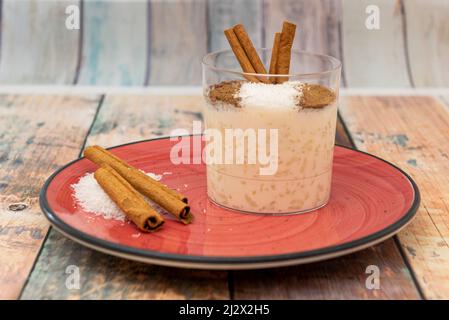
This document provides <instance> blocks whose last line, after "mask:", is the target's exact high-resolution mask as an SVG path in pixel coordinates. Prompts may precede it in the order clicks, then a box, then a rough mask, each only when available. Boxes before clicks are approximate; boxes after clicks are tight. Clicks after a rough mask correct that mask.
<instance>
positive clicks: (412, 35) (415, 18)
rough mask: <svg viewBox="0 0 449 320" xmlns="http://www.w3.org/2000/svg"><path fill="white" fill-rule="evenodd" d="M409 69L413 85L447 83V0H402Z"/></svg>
mask: <svg viewBox="0 0 449 320" xmlns="http://www.w3.org/2000/svg"><path fill="white" fill-rule="evenodd" d="M404 8H405V16H406V18H407V20H406V21H407V42H408V55H409V59H410V70H411V74H412V78H413V82H414V84H415V85H416V86H433V87H440V86H442V87H447V86H449V1H447V0H431V1H423V0H406V1H404Z"/></svg>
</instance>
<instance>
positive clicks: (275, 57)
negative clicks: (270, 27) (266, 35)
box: [269, 32, 281, 83]
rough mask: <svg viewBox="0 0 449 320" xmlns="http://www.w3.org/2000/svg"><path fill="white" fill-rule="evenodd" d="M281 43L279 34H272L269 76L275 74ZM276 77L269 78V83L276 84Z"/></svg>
mask: <svg viewBox="0 0 449 320" xmlns="http://www.w3.org/2000/svg"><path fill="white" fill-rule="evenodd" d="M280 41H281V33H280V32H276V33H275V34H274V41H273V48H272V49H271V59H270V71H269V72H270V74H276V72H277V71H276V70H277V62H278V58H279V44H280ZM276 81H277V77H270V82H271V83H276Z"/></svg>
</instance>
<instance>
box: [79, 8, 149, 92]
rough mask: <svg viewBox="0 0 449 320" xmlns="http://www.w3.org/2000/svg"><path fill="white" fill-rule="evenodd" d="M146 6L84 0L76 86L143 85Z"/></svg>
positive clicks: (145, 60) (146, 29) (145, 59)
mask: <svg viewBox="0 0 449 320" xmlns="http://www.w3.org/2000/svg"><path fill="white" fill-rule="evenodd" d="M147 9H148V3H147V1H144V0H132V1H98V0H95V1H85V2H84V4H83V28H84V29H83V46H82V60H81V69H80V74H79V81H78V84H82V85H117V86H118V85H122V86H133V85H137V86H138V85H143V84H144V81H145V74H146V69H147V41H148V40H147V39H148V24H147V16H148V10H147Z"/></svg>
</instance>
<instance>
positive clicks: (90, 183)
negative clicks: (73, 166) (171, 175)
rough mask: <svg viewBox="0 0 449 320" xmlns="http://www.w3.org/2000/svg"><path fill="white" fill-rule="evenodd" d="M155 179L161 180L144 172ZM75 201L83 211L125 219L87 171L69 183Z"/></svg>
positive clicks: (157, 176)
mask: <svg viewBox="0 0 449 320" xmlns="http://www.w3.org/2000/svg"><path fill="white" fill-rule="evenodd" d="M146 174H147V175H148V176H150V177H151V178H153V179H155V180H158V181H159V180H161V176H160V175H156V174H154V173H150V172H149V173H146ZM71 187H72V189H73V197H74V199H75V201H76V202H77V203H78V204H79V205H80V206H81V208H83V210H84V211H87V212H90V213H92V214H94V215H102V216H103V217H104V218H105V219H114V220H120V221H125V219H126V216H125V214H124V213H123V212H122V210H120V208H119V207H117V205H116V204H115V203H114V201H112V200H111V198H109V196H108V195H107V194H106V192H104V190H103V189H102V188H101V186H100V185H99V184H98V182H97V180H95V178H94V174H93V173H87V174H85V175H84V176H82V177H81V178H80V179H79V181H78V182H77V183H75V184H72V185H71Z"/></svg>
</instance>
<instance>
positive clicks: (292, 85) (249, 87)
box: [236, 81, 302, 108]
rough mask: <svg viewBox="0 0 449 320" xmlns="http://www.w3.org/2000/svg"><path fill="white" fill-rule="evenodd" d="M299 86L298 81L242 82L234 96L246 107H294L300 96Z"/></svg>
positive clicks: (300, 86) (300, 85)
mask: <svg viewBox="0 0 449 320" xmlns="http://www.w3.org/2000/svg"><path fill="white" fill-rule="evenodd" d="M301 88H302V84H301V82H299V81H289V82H284V83H282V84H267V83H260V82H257V83H255V82H244V83H243V84H242V86H241V87H240V90H239V91H238V92H237V93H236V98H239V100H240V104H241V105H242V107H246V108H295V107H296V103H297V101H298V99H299V98H300V97H301V96H302V91H301Z"/></svg>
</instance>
